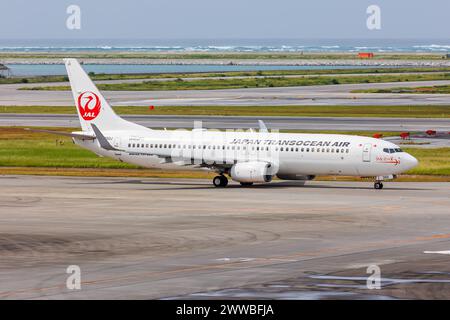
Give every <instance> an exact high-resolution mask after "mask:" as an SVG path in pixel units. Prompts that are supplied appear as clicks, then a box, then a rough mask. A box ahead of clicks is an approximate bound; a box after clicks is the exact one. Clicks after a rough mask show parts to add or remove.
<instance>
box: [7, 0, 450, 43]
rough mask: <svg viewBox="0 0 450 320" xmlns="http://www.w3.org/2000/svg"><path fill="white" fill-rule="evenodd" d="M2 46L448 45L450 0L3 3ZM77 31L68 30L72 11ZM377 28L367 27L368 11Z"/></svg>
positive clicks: (52, 0) (50, 0)
mask: <svg viewBox="0 0 450 320" xmlns="http://www.w3.org/2000/svg"><path fill="white" fill-rule="evenodd" d="M0 4H1V8H2V16H1V18H0V39H233V38H234V39H236V38H238V39H250V38H253V39H255V38H256V39H264V38H266V39H267V38H270V39H277V38H291V39H307V38H323V39H351V38H354V39H361V38H365V39H370V38H391V39H403V38H408V39H450V19H449V12H450V1H449V0H427V1H423V0H340V1H338V0H310V1H304V0H226V1H223V0H222V1H219V0H127V1H117V2H113V1H110V0H109V1H106V0H94V1H92V0H71V1H66V0H58V1H55V0H39V1H31V0H26V1H25V0H14V1H11V0H0ZM71 4H75V5H78V6H79V7H80V9H81V29H79V30H69V29H68V28H67V27H66V20H67V18H68V16H69V15H68V14H67V13H66V9H67V7H68V6H69V5H71ZM373 4H375V5H378V6H379V7H380V9H381V29H380V30H369V29H368V28H367V26H366V20H367V17H368V14H367V13H366V9H367V7H368V6H369V5H373Z"/></svg>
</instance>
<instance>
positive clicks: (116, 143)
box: [113, 137, 120, 149]
mask: <svg viewBox="0 0 450 320" xmlns="http://www.w3.org/2000/svg"><path fill="white" fill-rule="evenodd" d="M113 146H114V148H117V149H120V137H114V140H113Z"/></svg>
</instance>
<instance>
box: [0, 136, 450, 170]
mask: <svg viewBox="0 0 450 320" xmlns="http://www.w3.org/2000/svg"><path fill="white" fill-rule="evenodd" d="M49 129H53V130H55V129H56V128H49ZM57 130H62V131H72V130H77V129H75V128H66V129H61V128H58V129H57ZM326 133H335V132H330V131H327V132H326ZM347 133H348V134H361V132H347ZM366 134H367V135H371V134H372V133H366ZM405 151H406V152H408V153H411V154H412V155H414V156H415V157H417V158H418V159H419V161H420V165H419V166H418V167H417V168H415V169H413V170H411V171H409V172H408V173H407V174H412V175H436V176H450V148H439V149H416V148H405ZM0 167H5V168H16V169H15V170H16V171H13V172H17V170H19V169H17V168H19V167H20V168H48V170H41V169H39V170H40V171H39V170H38V171H39V172H44V173H45V172H47V174H48V172H50V171H51V170H50V169H51V168H54V169H55V172H56V173H57V172H59V171H58V170H59V169H62V168H70V169H77V170H76V171H73V170H72V171H73V172H74V173H73V174H72V175H74V174H76V175H84V174H85V175H90V174H91V173H92V170H91V169H101V170H103V171H101V172H102V174H101V175H105V174H106V175H114V170H115V169H124V170H131V169H138V167H136V166H134V165H130V164H126V163H122V162H118V161H115V160H112V159H109V158H101V157H98V156H97V155H95V154H94V153H92V152H90V151H87V150H84V149H82V148H80V147H78V146H76V145H74V144H73V143H72V141H71V139H70V138H67V137H59V136H55V135H50V134H45V133H35V132H30V131H26V130H23V129H21V128H17V127H2V128H0ZM83 169H86V171H85V172H84V171H83ZM49 170H50V171H49ZM104 170H112V171H110V173H109V174H108V171H104ZM140 170H142V171H147V170H146V169H145V170H144V169H140ZM19 171H20V170H19ZM22 171H23V170H22ZM0 172H2V171H1V170H0ZM9 172H11V171H9ZM27 172H29V173H30V172H31V173H32V172H33V171H32V170H31V171H30V170H27ZM140 174H141V175H142V173H140ZM133 175H139V173H134V174H133ZM159 176H164V173H161V172H160V173H159ZM189 177H194V176H192V175H189Z"/></svg>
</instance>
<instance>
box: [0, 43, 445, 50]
mask: <svg viewBox="0 0 450 320" xmlns="http://www.w3.org/2000/svg"><path fill="white" fill-rule="evenodd" d="M362 50H364V51H369V50H370V51H374V52H441V51H449V50H450V44H414V45H398V46H395V45H392V44H390V45H379V46H376V45H364V44H358V45H356V44H355V45H349V44H341V45H338V44H317V45H310V44H309V45H305V44H298V45H297V44H289V45H288V44H280V45H221V44H202V45H128V46H127V45H111V44H109V43H103V44H100V45H78V46H77V45H73V46H69V45H43V46H39V45H33V46H30V45H27V46H20V45H2V44H1V42H0V52H10V51H15V52H16V51H19V52H20V51H24V52H33V51H36V52H40V51H41V52H71V51H106V52H112V51H125V52H126V51H130V52H357V51H362Z"/></svg>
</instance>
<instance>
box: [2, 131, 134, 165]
mask: <svg viewBox="0 0 450 320" xmlns="http://www.w3.org/2000/svg"><path fill="white" fill-rule="evenodd" d="M59 130H61V129H59ZM0 166H1V167H12V166H14V167H52V168H58V167H70V168H136V167H135V166H132V165H129V164H126V163H122V162H118V161H115V160H112V159H108V158H99V157H97V156H96V155H95V154H93V153H92V152H90V151H87V150H84V149H82V148H80V147H78V146H76V145H74V144H73V143H72V140H71V139H70V138H68V137H60V136H55V135H49V134H41V133H33V132H27V131H25V130H23V129H20V128H8V127H4V128H0Z"/></svg>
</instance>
